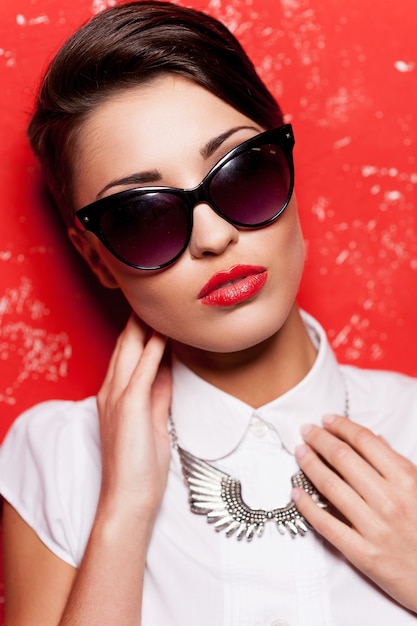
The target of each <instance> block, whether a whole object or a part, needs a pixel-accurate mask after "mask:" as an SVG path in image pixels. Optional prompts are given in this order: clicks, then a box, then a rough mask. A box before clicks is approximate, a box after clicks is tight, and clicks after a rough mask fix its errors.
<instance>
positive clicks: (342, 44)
mask: <svg viewBox="0 0 417 626" xmlns="http://www.w3.org/2000/svg"><path fill="white" fill-rule="evenodd" d="M110 4H114V2H110V1H107V2H106V1H105V0H59V1H58V0H13V1H12V0H1V4H0V85H1V89H0V115H1V118H0V139H1V141H0V164H1V165H0V198H1V224H2V227H1V229H0V440H1V438H2V437H3V435H4V434H5V432H6V430H7V428H8V426H9V425H10V424H11V422H12V421H13V419H14V418H15V417H16V416H17V415H18V414H19V413H20V412H21V411H22V410H23V409H25V408H27V407H28V406H30V405H32V404H33V403H35V402H38V401H41V400H44V399H49V398H52V397H54V398H73V399H77V398H82V397H84V396H86V395H88V394H92V393H95V391H96V390H97V387H98V385H99V384H100V381H101V379H102V376H103V374H104V371H105V367H106V362H107V359H108V357H109V354H110V351H111V347H112V344H113V341H114V338H115V336H116V333H117V331H118V329H119V328H120V327H121V325H122V323H123V321H124V320H125V318H126V315H127V309H126V307H125V306H124V304H123V301H122V300H121V299H120V298H118V297H117V296H115V295H114V294H112V295H111V300H110V304H109V296H108V294H105V293H104V291H103V290H102V289H101V288H99V287H98V286H97V285H96V283H95V280H94V279H93V278H92V276H90V273H89V270H88V269H87V268H86V267H85V266H84V265H83V263H82V262H81V261H80V260H78V258H77V257H76V254H75V252H73V251H72V249H71V247H70V245H69V244H68V242H67V240H66V236H65V232H64V229H63V227H62V226H61V224H60V222H59V220H58V219H57V218H56V217H55V215H54V214H53V212H52V210H51V208H50V207H49V205H48V203H47V201H46V198H45V197H44V196H43V193H42V187H41V184H40V176H39V172H38V169H37V166H36V164H35V162H34V160H33V158H32V156H31V154H30V151H29V148H28V146H27V143H26V139H25V127H26V124H27V120H28V114H29V112H30V109H31V106H32V102H33V97H34V93H35V88H36V84H37V81H38V78H39V75H40V74H41V72H42V71H43V69H44V68H45V66H46V63H47V60H48V59H50V58H51V57H52V56H53V54H54V52H55V51H56V50H57V48H58V46H59V45H60V44H61V43H62V42H63V41H64V39H65V38H66V37H67V36H68V35H69V34H70V33H71V32H72V31H73V30H74V29H75V28H76V27H77V26H78V25H79V24H80V23H82V22H83V21H85V20H86V19H87V18H89V17H90V16H91V15H92V14H94V13H96V12H97V11H99V10H101V9H102V8H104V7H105V6H108V5H110ZM188 4H189V5H191V6H194V7H196V8H200V9H203V10H208V11H209V12H210V13H212V14H213V15H215V16H216V17H218V18H220V19H221V20H222V21H223V22H225V23H226V24H227V25H228V26H229V27H230V28H231V29H232V30H233V32H234V33H235V34H236V35H237V36H238V38H239V39H240V41H241V42H242V43H243V45H244V47H245V48H246V50H247V51H248V52H249V54H250V56H251V57H252V58H253V60H254V62H255V64H256V66H257V67H258V69H259V72H260V74H261V75H262V77H263V78H264V80H265V81H266V83H267V84H268V86H269V87H270V89H271V90H272V92H273V93H274V94H275V95H276V97H277V98H278V99H279V101H280V103H281V105H282V107H283V109H284V111H285V112H286V116H287V121H291V122H292V123H293V125H294V130H295V136H296V150H295V163H296V193H297V196H298V202H299V206H300V214H301V220H302V224H303V229H304V235H305V239H306V242H307V249H308V259H307V264H306V271H305V276H304V280H303V283H302V287H301V291H300V297H299V301H300V303H301V305H302V306H303V307H304V308H306V309H307V310H308V311H310V312H311V313H313V314H314V315H315V316H317V317H318V318H319V320H320V321H321V322H322V324H323V325H324V327H325V328H326V330H327V331H328V334H329V337H330V340H331V342H332V345H333V347H334V349H335V351H336V353H337V355H338V357H339V359H340V360H341V361H343V362H348V363H352V364H355V365H360V366H365V367H372V368H384V369H397V370H400V371H402V372H405V373H408V374H411V375H417V359H416V356H415V353H416V350H415V343H416V341H417V330H416V327H415V318H416V316H415V313H414V309H415V306H416V303H417V298H416V296H417V222H416V198H417V193H416V188H417V162H416V153H417V141H416V140H417V133H416V111H417V44H416V33H415V25H416V23H417V19H416V18H417V7H416V3H415V0H402V1H401V2H393V1H392V0H378V2H375V0H280V1H279V0H244V1H239V0H211V1H209V0H190V2H188ZM0 609H1V603H0ZM0 623H1V617H0Z"/></svg>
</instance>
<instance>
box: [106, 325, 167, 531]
mask: <svg viewBox="0 0 417 626" xmlns="http://www.w3.org/2000/svg"><path fill="white" fill-rule="evenodd" d="M165 343H166V340H165V338H163V337H162V336H161V335H159V334H158V333H156V332H154V331H152V330H151V329H149V328H148V327H146V326H145V325H144V324H143V323H142V322H140V320H138V318H137V317H136V316H134V315H133V316H132V317H131V318H130V320H129V322H128V323H127V325H126V328H125V330H124V331H123V332H122V334H121V335H120V337H119V339H118V341H117V344H116V347H115V349H114V352H113V355H112V358H111V361H110V364H109V368H108V371H107V374H106V377H105V380H104V382H103V385H102V387H101V389H100V391H99V393H98V395H97V405H98V412H99V418H100V435H101V447H102V465H103V467H102V485H101V493H100V504H103V503H110V506H111V508H112V509H113V510H114V507H122V508H123V509H124V510H125V511H129V512H130V513H133V514H137V515H139V516H140V517H141V519H142V520H143V518H144V515H145V516H147V515H148V516H149V520H150V521H151V522H153V521H154V517H155V516H156V514H157V511H158V508H159V505H160V502H161V499H162V496H163V493H164V489H165V485H166V479H167V474H168V467H169V460H170V441H169V434H168V429H167V419H168V414H169V405H170V401H171V374H170V370H169V367H168V366H167V365H166V364H164V363H162V359H163V355H164V350H165Z"/></svg>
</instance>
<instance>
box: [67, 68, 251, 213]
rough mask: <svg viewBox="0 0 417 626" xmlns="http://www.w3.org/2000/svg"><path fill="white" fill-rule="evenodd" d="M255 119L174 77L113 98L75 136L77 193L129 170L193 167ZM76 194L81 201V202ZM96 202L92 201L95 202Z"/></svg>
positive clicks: (91, 115) (162, 79)
mask: <svg viewBox="0 0 417 626" xmlns="http://www.w3.org/2000/svg"><path fill="white" fill-rule="evenodd" d="M248 123H252V124H253V122H252V120H250V119H249V118H247V117H246V116H244V115H243V114H242V113H240V112H238V111H237V110H236V109H234V108H233V107H232V106H230V105H229V104H227V103H225V102H224V101H223V100H221V99H220V98H218V97H216V96H215V95H213V94H212V93H210V92H209V91H207V90H206V89H204V88H203V87H201V86H200V85H198V84H196V83H194V82H192V81H190V80H188V79H185V78H182V77H179V76H175V75H172V74H168V75H164V76H161V77H158V78H155V79H154V80H152V81H151V82H149V83H146V84H144V85H141V86H139V87H135V88H129V89H128V90H124V91H121V92H118V93H116V94H114V95H112V96H111V97H109V98H108V99H107V100H106V101H105V102H104V103H102V104H101V105H100V106H98V107H97V108H96V109H95V110H94V111H93V112H92V113H91V114H90V115H89V116H88V118H87V119H86V120H85V121H84V123H83V126H82V127H81V129H80V132H79V134H78V138H77V149H76V155H75V163H74V166H75V168H74V169H75V172H74V173H75V177H74V189H75V193H76V199H77V204H78V200H79V201H80V203H81V204H82V203H84V198H83V199H79V193H80V192H79V189H80V188H81V187H82V186H85V184H86V183H87V182H89V183H90V184H92V186H96V187H98V188H101V187H103V186H104V185H105V184H107V183H108V182H109V180H112V179H113V178H115V177H117V176H125V175H127V174H128V173H129V171H130V172H131V171H138V170H147V169H155V168H157V169H159V170H161V169H162V170H163V171H164V170H167V169H172V167H173V163H175V162H176V161H179V160H180V161H181V163H182V164H183V167H186V166H187V165H189V166H190V167H191V166H192V163H191V162H189V161H188V159H192V160H193V163H194V162H195V159H196V158H197V157H198V155H199V151H200V149H201V148H202V147H203V146H204V145H205V144H206V143H207V141H209V140H211V139H212V138H213V137H216V136H218V135H220V134H221V133H224V132H225V131H226V130H227V129H228V128H231V127H233V126H237V125H239V124H242V125H244V124H248ZM77 196H78V198H77ZM93 199H94V198H93Z"/></svg>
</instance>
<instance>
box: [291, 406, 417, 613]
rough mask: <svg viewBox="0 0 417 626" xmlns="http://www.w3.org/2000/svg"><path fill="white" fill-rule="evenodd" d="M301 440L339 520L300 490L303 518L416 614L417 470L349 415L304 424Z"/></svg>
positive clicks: (304, 463) (302, 457)
mask: <svg viewBox="0 0 417 626" xmlns="http://www.w3.org/2000/svg"><path fill="white" fill-rule="evenodd" d="M302 434H303V438H304V441H305V442H306V444H305V445H301V446H298V447H297V449H296V456H297V459H298V462H299V465H300V467H301V469H302V470H303V471H304V472H305V474H306V475H307V476H308V477H309V478H310V480H311V481H312V482H313V483H314V485H315V486H316V487H317V489H318V490H319V491H320V493H321V494H322V495H323V496H324V497H325V498H327V500H328V501H329V502H330V504H331V505H333V506H334V507H335V508H336V509H337V511H339V513H340V514H341V517H339V516H334V515H331V514H329V512H328V511H326V510H323V509H320V508H319V507H317V506H316V505H315V503H314V502H313V501H312V499H311V498H310V497H309V496H308V495H307V494H306V493H305V492H304V491H303V490H301V489H295V490H294V491H293V497H294V500H295V501H296V503H297V508H298V509H299V511H300V513H301V514H302V515H303V516H304V517H305V518H306V519H307V520H308V521H309V523H310V524H311V525H312V526H313V527H314V528H315V530H316V531H317V532H318V533H320V534H321V535H322V536H323V537H324V538H325V539H327V540H328V541H329V542H330V543H331V544H333V545H334V546H335V547H336V548H337V549H338V550H340V552H342V554H344V555H345V557H346V558H347V559H348V560H349V561H351V563H353V565H355V566H356V567H357V568H358V569H359V570H361V571H362V572H363V573H364V574H365V575H366V576H368V577H369V578H370V579H372V580H373V581H374V582H375V583H376V584H377V585H378V586H379V587H381V588H382V589H383V590H384V591H386V592H387V593H388V594H389V595H391V596H392V597H393V598H395V599H396V600H397V601H398V602H399V603H400V604H402V605H403V606H405V607H406V608H408V609H411V610H412V611H416V612H417V594H416V589H417V467H416V466H415V465H413V463H411V462H410V461H408V460H407V459H406V458H404V457H403V456H401V455H400V454H397V453H396V452H394V451H393V450H392V449H391V448H390V447H389V445H388V444H387V443H386V442H385V441H384V440H383V439H382V438H381V437H378V436H376V435H374V434H373V433H372V432H371V431H369V430H368V429H366V428H363V427H362V426H359V425H358V424H355V423H354V422H351V421H350V420H349V419H347V418H345V417H340V416H326V417H324V418H323V428H320V427H318V426H312V425H307V426H304V427H303V429H302ZM329 466H330V467H329ZM343 518H344V519H343Z"/></svg>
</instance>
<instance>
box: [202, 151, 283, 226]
mask: <svg viewBox="0 0 417 626" xmlns="http://www.w3.org/2000/svg"><path fill="white" fill-rule="evenodd" d="M290 187H291V172H290V167H289V165H288V162H287V159H286V157H285V154H284V153H283V151H282V149H281V148H280V147H279V146H276V145H266V146H259V147H257V148H252V149H251V150H248V151H247V152H243V153H242V154H240V155H238V156H236V157H235V158H234V159H232V160H231V161H229V162H228V163H226V165H224V166H223V167H222V168H221V169H220V170H219V172H218V173H217V174H216V175H215V176H214V178H213V180H212V181H211V184H210V196H211V198H212V200H213V202H214V203H215V205H216V207H217V208H218V209H219V210H220V211H221V212H222V213H224V215H225V216H226V217H227V218H229V219H230V220H232V221H233V222H235V223H236V224H237V225H240V226H261V225H262V224H263V223H266V222H268V221H270V220H271V219H272V218H273V217H275V216H276V215H278V214H279V213H280V212H281V210H282V209H283V207H284V206H285V205H286V204H287V202H288V201H289V193H290Z"/></svg>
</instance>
